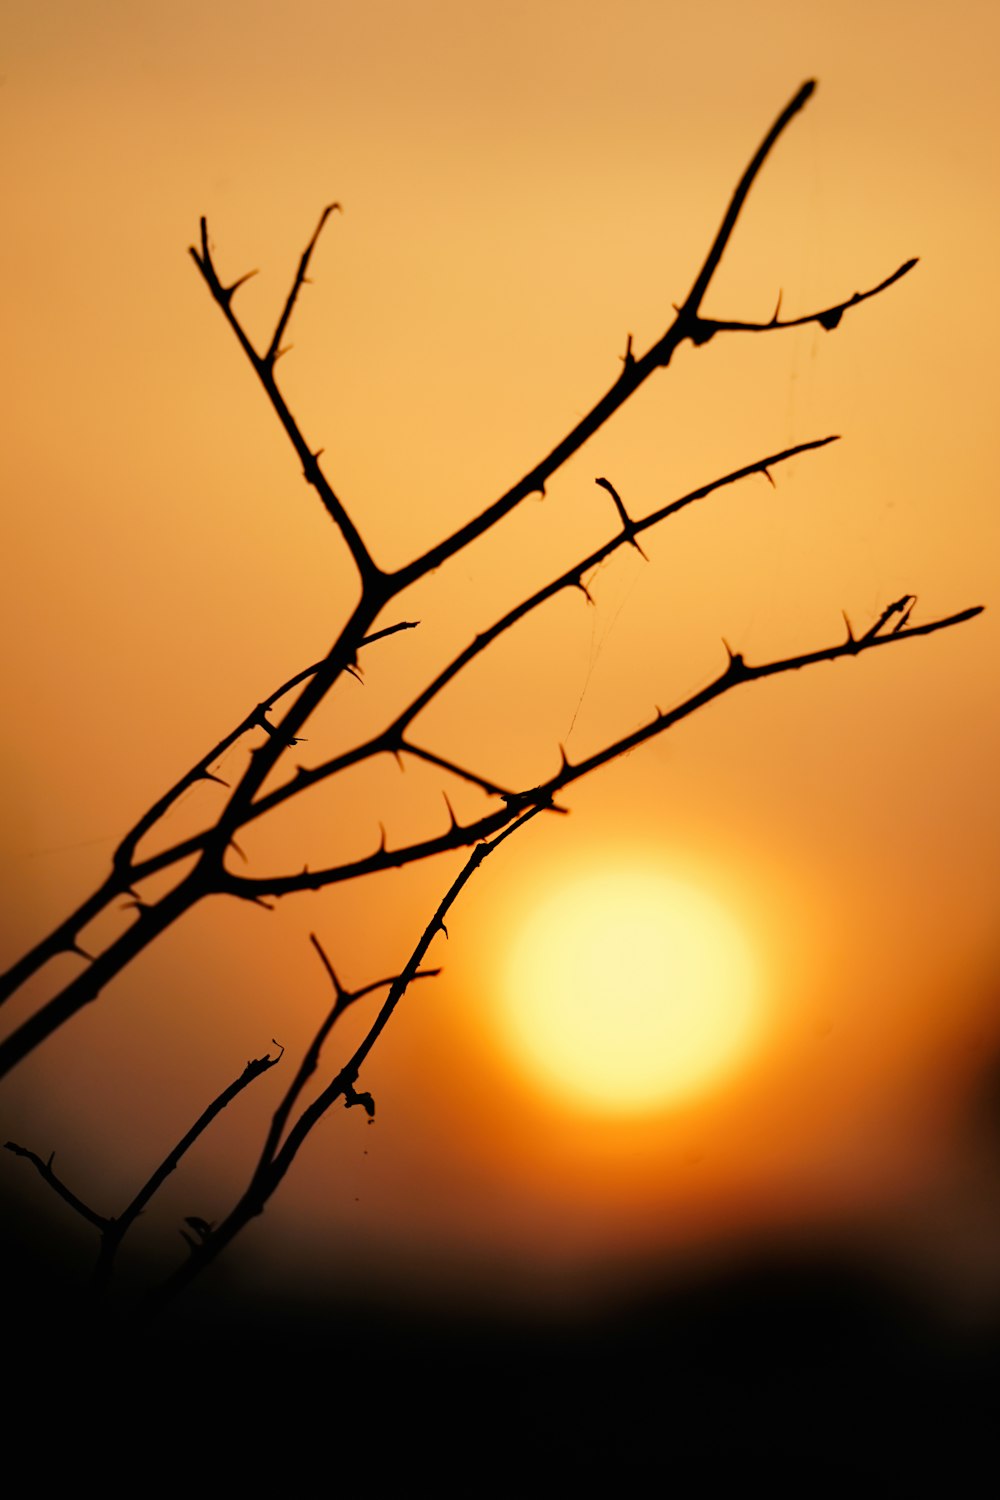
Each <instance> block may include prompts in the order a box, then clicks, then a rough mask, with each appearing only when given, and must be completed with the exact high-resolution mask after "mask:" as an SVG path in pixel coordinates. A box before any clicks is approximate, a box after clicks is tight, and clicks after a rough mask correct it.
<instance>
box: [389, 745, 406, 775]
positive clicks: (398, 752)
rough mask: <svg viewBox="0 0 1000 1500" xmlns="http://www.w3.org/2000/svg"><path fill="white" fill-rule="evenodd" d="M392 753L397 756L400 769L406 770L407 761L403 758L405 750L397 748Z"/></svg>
mask: <svg viewBox="0 0 1000 1500" xmlns="http://www.w3.org/2000/svg"><path fill="white" fill-rule="evenodd" d="M392 753H393V755H394V756H395V757H396V764H397V766H398V767H399V769H400V770H401V771H405V770H406V762H405V761H404V760H403V752H402V751H401V750H399V749H396V750H394V751H393V752H392Z"/></svg>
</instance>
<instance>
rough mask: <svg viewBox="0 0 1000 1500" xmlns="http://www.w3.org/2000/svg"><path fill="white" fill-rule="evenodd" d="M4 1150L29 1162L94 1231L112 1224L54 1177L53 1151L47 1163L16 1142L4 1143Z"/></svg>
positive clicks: (102, 1229)
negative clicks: (91, 1225)
mask: <svg viewBox="0 0 1000 1500" xmlns="http://www.w3.org/2000/svg"><path fill="white" fill-rule="evenodd" d="M4 1150H5V1151H13V1153H14V1155H15V1156H23V1157H24V1158H25V1159H26V1160H27V1161H30V1162H31V1164H32V1166H33V1167H34V1168H35V1169H36V1170H37V1172H38V1174H39V1176H40V1177H41V1178H42V1180H43V1181H44V1182H47V1183H48V1185H49V1187H50V1188H51V1189H52V1191H53V1192H54V1193H58V1195H59V1197H60V1198H61V1199H62V1200H63V1202H64V1203H68V1204H69V1206H70V1208H72V1209H73V1210H74V1211H75V1212H76V1213H78V1214H79V1215H80V1217H81V1218H82V1219H86V1221H87V1223H88V1224H93V1225H94V1227H95V1228H96V1229H100V1230H101V1231H102V1232H103V1231H104V1230H106V1229H107V1227H108V1225H109V1224H110V1223H112V1222H113V1221H112V1220H111V1219H106V1218H105V1217H104V1215H103V1214H99V1213H98V1212H97V1211H96V1209H93V1208H91V1207H90V1205H89V1203H84V1201H83V1199H82V1198H78V1197H77V1196H76V1194H75V1193H74V1192H73V1191H72V1190H71V1189H70V1188H68V1187H67V1186H66V1184H65V1183H64V1182H62V1181H61V1180H60V1179H59V1178H58V1177H57V1176H56V1174H55V1172H53V1170H52V1163H53V1161H54V1160H55V1152H54V1151H53V1152H52V1155H51V1156H50V1157H49V1159H48V1161H43V1160H42V1158H41V1157H40V1156H37V1155H36V1154H35V1152H34V1151H29V1150H28V1148H27V1146H19V1145H18V1144H17V1142H16V1141H5V1142H4Z"/></svg>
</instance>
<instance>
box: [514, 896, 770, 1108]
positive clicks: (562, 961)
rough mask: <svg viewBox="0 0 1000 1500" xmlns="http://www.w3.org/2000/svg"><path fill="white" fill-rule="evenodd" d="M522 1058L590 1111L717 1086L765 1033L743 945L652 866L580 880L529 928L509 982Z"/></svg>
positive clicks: (716, 914) (719, 916)
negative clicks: (761, 1029)
mask: <svg viewBox="0 0 1000 1500" xmlns="http://www.w3.org/2000/svg"><path fill="white" fill-rule="evenodd" d="M503 1015H504V1022H505V1027H506V1031H507V1035H508V1038H509V1040H510V1042H511V1044H512V1045H513V1047H514V1049H515V1052H516V1054H517V1056H518V1059H519V1060H520V1061H521V1062H522V1063H523V1064H524V1065H526V1066H527V1067H528V1068H529V1070H530V1071H531V1072H532V1073H533V1074H534V1075H535V1076H536V1077H537V1078H538V1079H539V1080H540V1081H542V1082H543V1083H544V1084H545V1085H546V1086H547V1087H549V1088H551V1089H555V1090H556V1091H557V1092H559V1093H560V1094H562V1095H563V1096H566V1097H569V1098H571V1099H574V1100H576V1101H577V1102H578V1103H581V1104H583V1105H585V1106H586V1107H589V1108H591V1109H596V1110H600V1111H607V1112H613V1113H623V1114H624V1113H641V1112H648V1111H650V1110H655V1109H657V1108H660V1107H663V1106H665V1105H669V1104H672V1103H674V1102H676V1101H678V1100H681V1099H686V1098H690V1097H691V1096H693V1095H695V1094H699V1093H702V1092H704V1091H707V1090H709V1089H711V1088H713V1087H715V1086H716V1085H717V1084H719V1083H720V1082H721V1081H722V1080H723V1079H724V1078H725V1077H726V1076H728V1075H729V1074H731V1073H732V1072H733V1071H734V1070H735V1069H737V1068H738V1067H739V1066H740V1063H741V1062H742V1061H743V1060H744V1059H746V1058H747V1057H748V1055H749V1053H750V1051H751V1049H752V1046H753V1043H754V1040H755V1037H756V1035H757V1032H758V1026H759V1003H758V998H757V976H756V972H755V965H754V961H753V956H752V954H751V951H750V948H749V945H748V943H747V941H746V939H745V938H744V936H743V935H742V934H741V932H740V931H739V929H738V927H737V925H736V924H735V923H734V921H733V920H732V919H731V918H730V917H729V915H728V914H727V913H726V911H725V910H723V908H722V907H721V906H719V905H718V904H717V903H716V902H715V901H713V900H712V899H711V898H710V897H708V896H707V895H705V894H704V893H703V892H701V891H698V890H696V889H695V888H694V887H692V886H689V885H686V884H683V883H681V882H680V881H676V880H673V879H670V878H667V877H665V876H663V875H660V874H653V873H650V872H647V871H643V870H624V871H623V870H614V871H607V872H605V871H602V872H598V873H596V874H593V875H589V876H583V877H580V878H578V879H576V880H574V881H572V882H570V883H568V884H566V885H563V886H562V887H560V888H559V889H558V890H555V891H553V892H552V894H551V895H549V896H547V897H545V898H544V899H543V900H542V901H541V903H540V904H538V905H537V906H536V907H535V908H534V909H533V910H532V911H531V913H530V915H529V916H528V917H527V919H526V920H525V921H524V923H523V925H522V926H521V927H520V929H519V930H518V932H517V935H516V937H515V940H514V943H513V945H512V947H511V950H510V953H509V958H508V962H507V966H506V972H505V975H504V1003H503Z"/></svg>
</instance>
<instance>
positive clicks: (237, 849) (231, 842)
mask: <svg viewBox="0 0 1000 1500" xmlns="http://www.w3.org/2000/svg"><path fill="white" fill-rule="evenodd" d="M229 842H230V844H231V846H232V847H233V848H234V849H235V850H236V853H237V854H238V855H239V857H240V859H241V860H242V861H243V863H244V864H245V865H248V864H249V863H250V861H249V860H248V859H247V857H246V855H245V854H244V852H243V850H242V849H241V848H240V846H239V844H238V843H237V842H236V840H235V839H234V838H233V836H232V834H230V835H229Z"/></svg>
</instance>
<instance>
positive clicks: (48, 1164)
mask: <svg viewBox="0 0 1000 1500" xmlns="http://www.w3.org/2000/svg"><path fill="white" fill-rule="evenodd" d="M55 1159H56V1153H55V1152H54V1151H50V1152H49V1159H48V1161H47V1162H46V1163H45V1167H46V1170H47V1171H49V1172H51V1171H52V1163H53V1162H54V1161H55Z"/></svg>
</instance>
